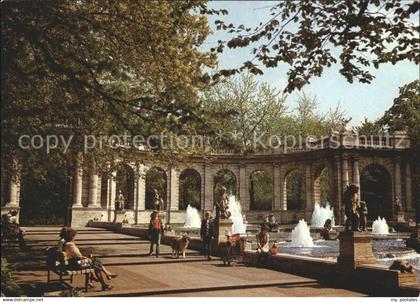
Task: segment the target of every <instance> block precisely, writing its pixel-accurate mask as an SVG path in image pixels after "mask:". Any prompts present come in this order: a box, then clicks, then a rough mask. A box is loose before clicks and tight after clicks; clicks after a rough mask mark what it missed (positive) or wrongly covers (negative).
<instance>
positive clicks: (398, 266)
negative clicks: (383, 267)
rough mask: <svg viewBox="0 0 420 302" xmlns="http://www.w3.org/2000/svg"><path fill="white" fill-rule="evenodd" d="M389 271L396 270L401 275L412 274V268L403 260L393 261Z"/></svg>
mask: <svg viewBox="0 0 420 302" xmlns="http://www.w3.org/2000/svg"><path fill="white" fill-rule="evenodd" d="M389 269H394V270H398V271H400V272H401V273H406V272H407V273H413V272H414V268H413V266H412V265H411V264H410V263H408V262H407V261H405V260H395V261H394V262H393V263H392V265H391V266H390V267H389Z"/></svg>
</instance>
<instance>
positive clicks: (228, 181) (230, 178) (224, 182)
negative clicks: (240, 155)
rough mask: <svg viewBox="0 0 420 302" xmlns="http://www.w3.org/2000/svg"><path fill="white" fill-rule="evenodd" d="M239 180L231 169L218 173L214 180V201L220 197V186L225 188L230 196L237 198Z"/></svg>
mask: <svg viewBox="0 0 420 302" xmlns="http://www.w3.org/2000/svg"><path fill="white" fill-rule="evenodd" d="M237 183H238V181H237V179H236V175H235V173H233V171H232V170H230V169H221V170H219V171H217V173H216V174H215V175H214V178H213V198H214V200H215V201H216V200H218V199H219V198H220V196H219V194H220V193H219V188H220V186H224V187H226V189H227V194H228V195H234V196H237V193H238V192H237Z"/></svg>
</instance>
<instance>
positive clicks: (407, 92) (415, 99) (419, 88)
mask: <svg viewBox="0 0 420 302" xmlns="http://www.w3.org/2000/svg"><path fill="white" fill-rule="evenodd" d="M378 124H379V125H381V126H382V127H383V128H384V129H385V130H388V131H390V132H393V131H396V130H406V131H407V134H408V135H409V137H410V139H411V148H412V149H413V152H412V155H411V161H410V162H411V163H412V165H411V166H412V175H413V177H412V178H413V179H412V181H413V192H414V206H415V207H417V222H419V221H420V206H419V205H420V157H419V154H420V80H416V81H413V82H411V83H409V84H407V85H404V86H403V87H400V93H399V96H398V97H396V98H395V99H394V104H393V105H392V106H391V108H390V109H388V110H387V111H386V112H385V114H384V115H383V116H382V117H381V118H380V119H379V121H378Z"/></svg>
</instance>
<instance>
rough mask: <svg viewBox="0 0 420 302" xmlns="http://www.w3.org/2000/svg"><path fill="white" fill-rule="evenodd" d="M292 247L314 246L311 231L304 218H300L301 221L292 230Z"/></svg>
mask: <svg viewBox="0 0 420 302" xmlns="http://www.w3.org/2000/svg"><path fill="white" fill-rule="evenodd" d="M291 239H292V242H291V243H290V244H289V246H291V247H312V246H314V242H313V240H312V237H311V233H310V231H309V227H308V225H307V223H306V221H305V220H304V219H301V220H299V223H298V224H297V225H296V226H295V228H294V229H293V231H292V238H291Z"/></svg>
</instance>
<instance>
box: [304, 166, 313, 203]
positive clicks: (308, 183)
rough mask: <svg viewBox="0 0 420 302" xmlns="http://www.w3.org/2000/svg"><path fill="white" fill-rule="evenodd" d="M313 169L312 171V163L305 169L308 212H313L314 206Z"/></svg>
mask: <svg viewBox="0 0 420 302" xmlns="http://www.w3.org/2000/svg"><path fill="white" fill-rule="evenodd" d="M311 187H312V169H311V163H307V164H306V167H305V197H306V206H305V209H306V211H312V210H313V208H314V207H313V204H312V190H311Z"/></svg>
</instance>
